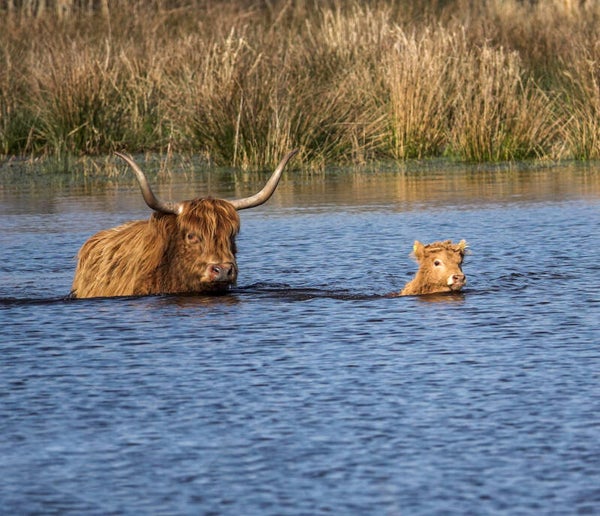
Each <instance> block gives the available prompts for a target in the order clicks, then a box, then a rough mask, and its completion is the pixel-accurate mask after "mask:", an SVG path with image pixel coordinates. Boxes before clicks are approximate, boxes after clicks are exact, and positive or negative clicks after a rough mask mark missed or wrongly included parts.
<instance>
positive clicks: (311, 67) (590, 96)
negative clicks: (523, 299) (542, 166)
mask: <svg viewBox="0 0 600 516" xmlns="http://www.w3.org/2000/svg"><path fill="white" fill-rule="evenodd" d="M17 6H18V7H17ZM56 6H59V7H60V9H59V10H57V9H55V7H56ZM440 6H443V7H440ZM598 26H600V3H598V2H591V1H589V0H588V1H586V2H579V1H575V0H573V1H568V0H547V1H544V2H523V1H518V0H502V1H500V0H490V1H487V2H468V1H466V0H450V1H446V2H439V1H436V0H422V1H420V2H412V1H408V0H388V1H383V0H382V1H379V2H369V3H364V4H363V3H359V2H357V3H353V2H338V1H336V0H330V1H324V2H322V1H318V2H317V1H313V0H307V1H306V2H290V1H289V0H279V1H278V0H276V1H273V2H264V3H263V2H244V1H242V0H239V1H233V2H209V1H207V0H187V1H185V0H184V1H178V2H170V1H168V0H153V1H150V2H141V1H133V2H130V1H127V2H126V1H124V0H115V1H114V2H106V1H100V2H85V1H83V2H82V1H78V2H74V1H71V2H70V1H62V2H50V1H44V0H41V1H36V2H27V1H24V2H13V1H8V2H0V155H31V156H51V155H56V156H63V155H72V154H74V155H97V154H105V153H108V152H110V151H112V150H115V149H119V148H127V149H128V150H129V151H131V152H136V151H142V150H144V151H156V152H166V151H167V150H169V151H171V152H176V153H187V152H190V153H200V154H202V155H204V156H206V157H207V158H209V159H210V160H212V161H213V162H214V163H217V164H226V165H235V166H240V167H256V166H265V165H272V164H274V163H275V162H276V161H277V160H278V158H279V156H280V155H282V154H283V153H284V152H285V151H286V150H287V149H289V148H292V147H302V148H303V149H304V152H303V159H304V161H305V162H308V163H310V164H311V165H312V166H313V167H320V166H322V164H323V163H325V162H332V161H333V162H353V163H363V162H365V161H369V160H374V159H387V158H392V159H409V158H426V157H438V156H450V157H453V158H456V159H460V160H467V161H497V160H521V159H529V158H544V159H561V158H577V159H596V158H600V122H599V120H600V116H599V114H600V93H599V92H600V88H599V81H600V75H599V73H598V70H599V69H600V31H598V30H597V28H598Z"/></svg>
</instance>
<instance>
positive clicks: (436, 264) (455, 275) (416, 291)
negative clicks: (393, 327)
mask: <svg viewBox="0 0 600 516" xmlns="http://www.w3.org/2000/svg"><path fill="white" fill-rule="evenodd" d="M466 249H467V243H466V242H465V241H464V240H461V241H460V242H459V243H458V244H453V243H452V242H451V241H450V240H446V241H444V242H434V243H432V244H427V245H423V244H422V243H421V242H419V241H416V242H415V245H414V246H413V252H412V257H413V258H414V259H415V260H416V261H417V263H418V264H419V270H418V271H417V274H416V275H415V277H414V278H413V279H412V280H411V281H409V282H408V283H407V284H406V285H405V286H404V288H403V289H402V291H401V292H400V294H399V295H401V296H414V295H421V294H437V293H442V292H458V291H459V290H460V289H462V288H463V287H464V286H465V285H466V283H467V278H466V276H465V275H464V274H463V271H462V269H461V265H462V262H463V259H464V257H465V253H466Z"/></svg>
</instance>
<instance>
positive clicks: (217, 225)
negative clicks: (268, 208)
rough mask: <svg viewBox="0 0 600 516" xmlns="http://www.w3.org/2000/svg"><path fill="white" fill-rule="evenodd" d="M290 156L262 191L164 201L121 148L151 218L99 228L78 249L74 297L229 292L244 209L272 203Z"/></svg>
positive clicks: (293, 152) (283, 161)
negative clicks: (228, 198)
mask: <svg viewBox="0 0 600 516" xmlns="http://www.w3.org/2000/svg"><path fill="white" fill-rule="evenodd" d="M297 152H298V149H296V150H294V151H292V152H290V153H289V154H288V155H287V156H285V157H284V158H283V159H282V160H281V162H280V163H279V166H278V167H277V169H276V170H275V172H273V175H272V176H271V178H270V179H269V181H268V182H267V184H266V185H265V186H264V188H263V189H262V190H261V191H260V192H258V193H257V194H255V195H253V196H251V197H247V198H244V199H236V200H233V201H225V200H221V199H212V198H210V197H209V198H204V199H202V198H198V199H194V200H191V201H183V202H176V203H172V202H163V201H161V200H160V199H158V198H157V197H156V196H155V195H154V194H153V192H152V190H151V189H150V186H149V184H148V181H147V179H146V176H145V175H144V173H143V172H142V170H141V169H140V168H139V167H138V165H137V164H136V163H135V162H134V161H133V159H132V158H131V157H129V156H126V155H124V154H120V153H116V154H117V155H118V156H119V157H120V158H122V159H123V160H125V161H126V162H127V163H128V164H129V166H130V167H131V168H132V169H133V171H134V172H135V174H136V177H137V179H138V182H139V183H140V189H141V191H142V195H143V197H144V200H145V201H146V204H147V205H148V206H149V207H150V208H151V209H153V210H154V213H153V214H152V216H151V217H150V219H149V220H139V221H134V222H128V223H126V224H123V225H121V226H118V227H116V228H113V229H108V230H105V231H100V232H99V233H97V234H96V235H94V236H93V237H91V238H90V239H89V240H88V241H87V242H86V243H85V244H84V245H83V247H82V248H81V250H80V251H79V254H78V263H77V270H76V271H75V279H74V280H73V287H72V292H71V295H72V296H73V297H113V296H138V295H148V294H175V293H205V292H223V291H225V290H227V289H228V288H229V287H230V286H231V285H233V284H235V282H236V279H237V264H236V260H235V254H236V247H235V237H236V235H237V233H238V231H239V228H240V219H239V216H238V214H237V210H243V209H246V208H253V207H255V206H258V205H260V204H262V203H264V202H266V201H267V200H268V199H269V198H270V197H271V195H272V194H273V192H274V191H275V188H276V187H277V184H278V182H279V178H280V177H281V174H282V172H283V169H284V168H285V165H286V164H287V162H288V161H289V160H290V159H291V158H292V157H293V156H294V155H295V154H296V153H297Z"/></svg>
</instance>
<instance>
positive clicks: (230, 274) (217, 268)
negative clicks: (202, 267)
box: [207, 262, 237, 283]
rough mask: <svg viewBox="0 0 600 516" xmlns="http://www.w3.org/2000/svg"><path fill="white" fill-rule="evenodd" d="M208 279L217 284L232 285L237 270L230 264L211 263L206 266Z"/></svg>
mask: <svg viewBox="0 0 600 516" xmlns="http://www.w3.org/2000/svg"><path fill="white" fill-rule="evenodd" d="M207 272H208V274H207V276H208V279H209V281H214V282H218V283H221V282H223V283H232V282H234V281H235V280H236V278H237V269H236V267H235V264H234V263H232V262H225V263H212V264H210V265H209V266H208V271H207Z"/></svg>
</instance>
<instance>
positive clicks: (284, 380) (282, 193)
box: [0, 167, 600, 514]
mask: <svg viewBox="0 0 600 516" xmlns="http://www.w3.org/2000/svg"><path fill="white" fill-rule="evenodd" d="M450 172H451V174H446V175H444V174H441V173H440V171H439V170H437V169H434V170H430V171H426V172H424V171H410V170H409V171H400V172H398V171H380V172H378V173H370V174H359V173H356V172H352V171H349V172H347V173H342V172H332V173H330V174H325V175H324V176H305V175H302V174H298V173H296V174H294V173H289V174H287V175H286V179H285V181H284V182H283V184H282V185H281V187H280V188H279V189H278V192H277V194H276V196H275V197H274V198H273V199H272V200H271V201H270V202H269V203H267V204H266V205H265V206H262V207H260V208H257V209H253V210H245V211H244V212H242V213H241V214H240V216H241V219H242V232H241V234H240V237H239V242H238V247H239V268H240V278H239V282H238V285H237V287H235V288H234V289H233V290H232V292H231V293H230V294H228V295H225V296H216V297H202V296H198V297H195V296H149V297H137V298H136V297H131V298H120V299H89V300H88V299H86V300H72V299H68V298H67V295H68V292H69V289H70V285H71V280H72V276H73V272H74V268H75V260H74V256H75V254H76V252H77V250H78V248H79V247H80V246H81V244H82V243H83V242H84V241H85V239H86V238H88V237H89V236H90V235H91V234H93V233H94V232H95V231H98V230H99V229H104V228H107V227H111V226H114V225H116V224H119V223H122V222H124V221H126V220H131V219H133V218H141V217H147V216H148V209H147V208H146V207H145V205H144V204H143V201H142V200H141V196H140V195H139V191H138V190H137V186H136V185H135V184H134V183H133V182H121V183H119V184H116V183H115V184H113V185H109V184H106V185H104V186H103V189H101V190H100V191H99V192H97V193H96V191H95V189H87V188H86V187H82V186H81V185H79V184H77V183H73V184H71V183H68V184H65V183H61V184H58V185H56V184H54V185H53V184H51V183H49V184H46V186H45V187H44V188H36V187H32V186H31V185H20V186H19V185H15V184H14V183H12V186H10V185H9V186H6V185H5V186H2V187H0V217H1V220H2V224H1V226H0V249H1V250H0V253H1V256H2V261H1V262H0V323H1V324H0V346H1V348H2V349H1V352H2V360H3V367H2V368H0V400H1V402H0V432H1V435H2V440H1V441H0V454H1V456H2V460H3V462H2V468H3V481H2V482H1V483H0V500H1V501H2V508H3V512H6V513H7V514H34V513H44V514H47V513H60V514H82V513H83V514H111V513H156V512H160V513H169V514H190V513H191V514H205V513H216V514H320V513H335V514H373V513H376V514H405V513H406V514H436V513H438V514H439V513H444V514H446V513H450V514H464V513H473V514H489V513H510V514H513V513H519V514H525V513H531V514H574V513H586V514H595V513H597V512H599V511H600V497H599V492H598V485H599V484H600V456H599V454H598V437H599V434H598V414H599V413H600V387H599V383H598V373H597V369H598V367H597V363H598V337H599V334H598V330H597V327H598V323H597V321H598V316H599V315H600V294H599V292H600V288H599V287H600V285H599V283H598V274H597V268H596V267H595V266H594V265H593V264H595V263H596V261H597V257H596V254H597V247H598V246H597V242H598V241H600V239H599V237H600V234H599V233H600V230H599V229H598V228H599V227H600V210H599V208H600V187H599V185H600V179H599V177H598V174H597V173H595V172H592V171H591V169H588V168H585V167H572V168H570V169H567V170H563V169H561V168H559V167H556V168H553V169H549V170H533V171H518V170H516V171H515V170H512V171H511V170H495V171H494V170H492V171H485V170H484V171H473V170H467V171H464V170H463V171H461V170H451V171H450ZM527 174H532V175H529V176H527ZM223 179H224V182H223V183H219V182H217V181H216V180H215V177H214V176H213V177H211V178H210V180H209V179H208V178H207V177H201V174H200V175H199V177H197V178H194V179H193V181H190V182H188V183H185V184H179V183H162V184H161V185H160V187H159V190H162V194H163V195H164V194H166V195H164V196H165V197H173V198H185V197H191V196H193V195H194V193H195V192H198V191H200V190H203V191H206V190H207V189H210V190H211V191H212V192H213V194H216V195H222V196H224V197H236V196H238V195H246V194H247V193H248V192H251V191H253V190H254V189H255V186H256V185H259V184H260V183H261V182H262V180H263V178H262V177H260V178H253V177H250V176H248V177H243V178H235V179H236V181H232V179H234V175H233V174H231V173H225V174H224V175H223ZM255 183H256V184H255ZM209 186H210V188H209ZM446 238H448V239H452V240H460V239H461V238H465V239H466V240H467V241H468V242H469V244H470V248H471V251H472V253H471V254H470V255H468V256H467V258H466V261H465V263H464V267H463V268H464V271H465V273H466V274H467V276H468V278H469V283H468V285H467V287H466V288H465V290H464V291H463V292H462V293H460V294H455V295H441V296H440V295H433V296H423V297H389V296H388V294H389V293H392V292H397V291H399V290H400V289H401V288H402V286H403V285H404V283H405V282H406V281H408V280H409V279H410V278H411V277H412V275H413V274H414V273H415V271H416V264H415V263H413V262H412V261H411V260H410V258H409V253H410V251H411V249H412V243H413V241H414V240H421V241H433V240H439V239H446Z"/></svg>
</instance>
